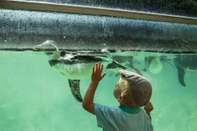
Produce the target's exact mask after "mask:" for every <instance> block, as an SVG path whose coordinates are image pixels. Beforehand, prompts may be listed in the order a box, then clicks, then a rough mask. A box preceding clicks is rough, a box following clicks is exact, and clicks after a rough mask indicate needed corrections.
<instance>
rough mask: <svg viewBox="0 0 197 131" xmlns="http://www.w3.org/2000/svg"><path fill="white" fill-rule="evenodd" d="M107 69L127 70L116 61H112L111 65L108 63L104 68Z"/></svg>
mask: <svg viewBox="0 0 197 131" xmlns="http://www.w3.org/2000/svg"><path fill="white" fill-rule="evenodd" d="M106 68H107V69H115V68H120V69H124V70H125V69H127V67H125V66H123V65H121V64H120V63H118V62H117V61H115V60H113V61H112V63H109V64H108V65H107V67H106Z"/></svg>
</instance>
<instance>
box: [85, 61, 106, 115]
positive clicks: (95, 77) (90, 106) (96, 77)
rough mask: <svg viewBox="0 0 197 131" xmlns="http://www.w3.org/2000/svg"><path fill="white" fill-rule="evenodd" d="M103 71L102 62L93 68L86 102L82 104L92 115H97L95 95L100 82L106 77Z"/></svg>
mask: <svg viewBox="0 0 197 131" xmlns="http://www.w3.org/2000/svg"><path fill="white" fill-rule="evenodd" d="M102 71H103V64H101V63H100V62H99V63H97V64H96V66H95V67H92V76H91V78H92V81H91V83H90V85H89V87H88V89H87V91H86V94H85V96H84V100H83V103H82V106H83V108H84V109H85V110H86V111H88V112H90V113H92V114H95V112H94V102H93V101H94V94H95V91H96V88H97V86H98V84H99V81H100V80H102V79H103V77H104V76H105V75H106V73H105V74H102Z"/></svg>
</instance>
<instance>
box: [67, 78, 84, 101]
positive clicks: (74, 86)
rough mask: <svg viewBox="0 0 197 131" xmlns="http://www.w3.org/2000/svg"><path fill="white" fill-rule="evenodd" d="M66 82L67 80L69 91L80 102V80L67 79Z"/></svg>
mask: <svg viewBox="0 0 197 131" xmlns="http://www.w3.org/2000/svg"><path fill="white" fill-rule="evenodd" d="M68 82H69V86H70V89H71V92H72V94H73V96H74V97H75V99H76V100H77V101H79V102H82V101H83V99H82V97H81V93H80V80H70V79H68Z"/></svg>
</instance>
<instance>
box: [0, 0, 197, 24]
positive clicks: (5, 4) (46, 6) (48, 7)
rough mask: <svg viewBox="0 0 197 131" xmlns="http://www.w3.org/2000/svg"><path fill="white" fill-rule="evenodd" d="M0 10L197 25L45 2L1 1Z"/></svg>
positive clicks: (190, 21) (194, 20) (184, 19)
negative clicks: (60, 13)
mask: <svg viewBox="0 0 197 131" xmlns="http://www.w3.org/2000/svg"><path fill="white" fill-rule="evenodd" d="M0 8H9V9H24V10H38V11H55V12H66V13H76V14H86V15H101V16H115V17H123V18H133V19H145V20H153V21H162V22H175V23H185V24H195V25H197V18H195V17H185V16H176V15H167V14H157V13H149V12H140V11H131V10H120V9H113V8H98V7H90V6H77V5H67V4H54V3H45V2H29V1H15V0H9V1H6V0H1V1H0Z"/></svg>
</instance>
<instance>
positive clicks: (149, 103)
mask: <svg viewBox="0 0 197 131" xmlns="http://www.w3.org/2000/svg"><path fill="white" fill-rule="evenodd" d="M144 110H146V112H149V113H150V112H151V111H152V110H153V105H152V103H151V102H148V103H147V104H146V105H145V106H144Z"/></svg>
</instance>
